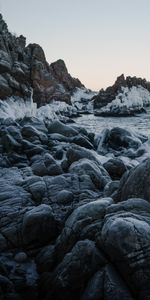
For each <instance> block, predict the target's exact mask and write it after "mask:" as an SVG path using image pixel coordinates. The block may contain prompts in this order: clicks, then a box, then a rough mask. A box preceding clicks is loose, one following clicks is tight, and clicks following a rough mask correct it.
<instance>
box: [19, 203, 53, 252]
mask: <svg viewBox="0 0 150 300" xmlns="http://www.w3.org/2000/svg"><path fill="white" fill-rule="evenodd" d="M56 235H57V227H56V222H55V219H54V215H53V213H52V209H51V208H50V206H48V205H46V204H41V205H39V206H38V207H34V208H33V209H31V210H30V211H27V212H26V213H25V215H24V218H23V227H22V236H23V242H24V245H25V246H28V247H31V248H34V247H37V246H42V245H44V244H46V243H47V242H50V241H51V240H52V239H54V238H55V237H56Z"/></svg>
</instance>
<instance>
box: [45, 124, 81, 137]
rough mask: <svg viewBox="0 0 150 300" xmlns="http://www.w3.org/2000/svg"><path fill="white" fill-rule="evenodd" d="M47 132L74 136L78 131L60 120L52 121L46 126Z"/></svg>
mask: <svg viewBox="0 0 150 300" xmlns="http://www.w3.org/2000/svg"><path fill="white" fill-rule="evenodd" d="M48 132H49V133H58V134H62V135H64V136H66V137H72V136H76V135H77V134H78V132H77V131H76V130H75V129H74V128H72V127H71V126H69V125H65V124H63V123H61V122H60V121H54V122H52V123H51V124H50V125H49V126H48Z"/></svg>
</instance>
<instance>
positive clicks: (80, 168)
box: [69, 158, 111, 189]
mask: <svg viewBox="0 0 150 300" xmlns="http://www.w3.org/2000/svg"><path fill="white" fill-rule="evenodd" d="M69 172H70V173H75V174H78V175H89V176H90V178H91V180H92V182H93V183H94V184H95V186H96V187H97V188H98V189H103V188H104V186H105V185H106V184H107V183H108V182H109V181H111V179H110V177H109V175H108V173H107V171H105V169H104V168H103V167H102V166H98V165H97V164H96V163H95V162H91V161H90V160H88V159H86V158H83V159H80V160H78V161H76V162H74V163H73V164H71V166H70V168H69Z"/></svg>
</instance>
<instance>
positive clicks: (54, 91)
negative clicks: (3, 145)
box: [0, 14, 83, 106]
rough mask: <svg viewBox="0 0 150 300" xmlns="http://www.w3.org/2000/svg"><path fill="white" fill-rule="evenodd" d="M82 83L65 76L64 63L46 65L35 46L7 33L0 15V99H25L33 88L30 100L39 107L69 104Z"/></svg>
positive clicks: (40, 52) (40, 50)
mask: <svg viewBox="0 0 150 300" xmlns="http://www.w3.org/2000/svg"><path fill="white" fill-rule="evenodd" d="M76 87H78V88H80V87H83V85H82V83H81V82H80V81H79V80H78V79H75V78H73V77H71V75H70V74H69V73H68V70H67V68H66V65H65V63H64V61H63V60H61V59H59V60H57V61H56V62H54V63H52V64H50V65H49V64H48V62H47V61H46V58H45V54H44V51H43V49H42V48H41V47H40V46H39V45H38V44H29V45H28V46H26V38H25V37H24V36H23V35H20V36H19V37H16V35H15V34H12V33H10V32H9V30H8V27H7V24H6V22H5V21H4V20H3V17H2V15H1V14H0V99H5V98H7V97H10V96H20V97H22V98H26V97H28V96H29V95H30V93H31V88H33V99H34V101H35V102H37V104H38V105H39V106H40V105H42V104H46V103H49V102H50V101H51V99H55V100H62V101H65V102H67V103H70V98H71V93H72V92H73V91H74V89H75V88H76Z"/></svg>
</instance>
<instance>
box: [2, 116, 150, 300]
mask: <svg viewBox="0 0 150 300" xmlns="http://www.w3.org/2000/svg"><path fill="white" fill-rule="evenodd" d="M76 137H80V145H79V144H77V142H76V139H75V138H76ZM85 141H86V142H85ZM145 143H148V141H147V138H146V137H144V136H142V135H139V134H136V133H135V134H133V133H131V132H129V131H127V130H122V129H120V128H114V129H112V130H108V131H107V132H103V133H101V134H99V135H98V136H94V134H90V133H89V132H87V131H86V130H84V129H83V128H80V127H79V126H76V125H75V124H73V125H66V124H63V123H61V122H60V121H54V122H44V121H43V122H42V121H41V122H40V121H39V120H37V119H36V118H25V119H23V120H20V121H18V122H16V121H13V120H10V119H9V120H5V121H4V120H3V121H1V123H0V298H1V299H18V300H22V299H23V300H24V299H35V300H39V299H42V300H47V299H58V300H59V299H60V300H62V299H64V300H65V299H68V300H70V299H74V300H76V299H81V300H85V299H86V300H87V299H89V300H92V299H93V300H95V299H97V300H99V299H108V300H109V299H111V300H113V299H114V300H116V299H118V300H119V299H121V298H122V299H140V300H143V299H146V300H147V299H149V295H150V290H149V280H150V273H149V268H150V266H149V243H150V221H149V220H150V204H149V165H150V163H149V159H147V160H144V157H143V156H142V155H143V154H142V152H141V156H138V158H140V159H141V161H142V157H143V161H142V162H141V163H138V166H136V167H134V166H133V162H134V161H135V158H134V159H133V158H132V157H130V151H131V150H132V151H135V152H137V151H139V149H141V147H144V145H145ZM89 144H91V145H92V147H91V148H90V147H88V145H89ZM104 155H105V156H104ZM123 155H124V157H126V159H128V162H126V161H125V160H123ZM129 162H130V163H129Z"/></svg>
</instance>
